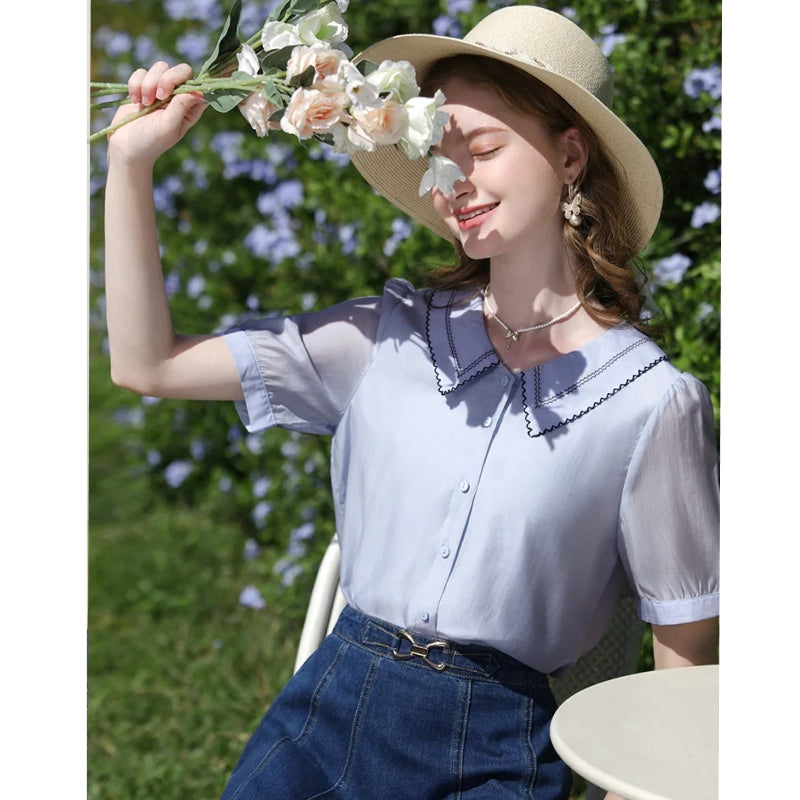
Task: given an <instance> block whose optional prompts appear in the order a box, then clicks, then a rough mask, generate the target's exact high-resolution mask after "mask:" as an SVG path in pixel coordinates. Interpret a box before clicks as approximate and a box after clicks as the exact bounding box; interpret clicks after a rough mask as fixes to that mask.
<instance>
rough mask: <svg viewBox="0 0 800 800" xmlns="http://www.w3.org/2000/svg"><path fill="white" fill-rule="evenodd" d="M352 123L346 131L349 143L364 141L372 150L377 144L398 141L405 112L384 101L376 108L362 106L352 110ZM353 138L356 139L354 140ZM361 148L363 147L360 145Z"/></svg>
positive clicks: (394, 103) (398, 105)
mask: <svg viewBox="0 0 800 800" xmlns="http://www.w3.org/2000/svg"><path fill="white" fill-rule="evenodd" d="M352 115H353V122H352V124H351V125H350V128H351V129H352V128H355V130H348V135H349V136H350V139H351V141H354V143H355V142H358V139H361V140H365V142H366V144H368V145H369V144H371V145H372V146H371V147H368V148H367V149H369V150H372V149H373V147H374V146H375V145H378V144H394V143H395V142H398V141H400V137H401V136H402V135H403V131H404V130H405V124H406V110H405V107H404V106H402V105H401V104H400V103H396V102H395V101H394V100H384V102H383V103H381V104H380V105H378V106H363V107H355V108H353V109H352ZM354 137H358V139H355V138H354ZM359 143H360V142H359ZM362 146H363V145H362Z"/></svg>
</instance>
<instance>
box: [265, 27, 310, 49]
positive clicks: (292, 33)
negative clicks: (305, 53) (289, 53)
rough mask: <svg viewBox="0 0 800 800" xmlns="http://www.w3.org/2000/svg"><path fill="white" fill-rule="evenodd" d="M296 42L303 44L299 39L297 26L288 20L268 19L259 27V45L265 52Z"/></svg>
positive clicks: (295, 43)
mask: <svg viewBox="0 0 800 800" xmlns="http://www.w3.org/2000/svg"><path fill="white" fill-rule="evenodd" d="M298 44H303V42H301V41H300V36H299V35H298V32H297V27H296V26H294V25H291V24H289V23H288V22H272V21H268V22H266V23H265V24H264V27H263V28H262V29H261V46H262V47H263V48H264V51H265V52H269V51H270V50H280V49H281V48H283V47H291V46H293V45H298Z"/></svg>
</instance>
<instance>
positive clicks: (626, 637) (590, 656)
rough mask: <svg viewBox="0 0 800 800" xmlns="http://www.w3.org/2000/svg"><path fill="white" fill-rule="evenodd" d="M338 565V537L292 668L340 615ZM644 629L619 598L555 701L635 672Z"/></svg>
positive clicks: (589, 790)
mask: <svg viewBox="0 0 800 800" xmlns="http://www.w3.org/2000/svg"><path fill="white" fill-rule="evenodd" d="M340 563H341V553H340V552H339V541H338V539H337V538H336V537H335V536H334V537H333V540H332V541H331V543H330V544H329V545H328V549H327V550H326V551H325V555H324V556H323V557H322V562H321V563H320V566H319V569H318V570H317V576H316V578H315V580H314V586H313V588H312V590H311V598H310V599H309V602H308V609H307V611H306V617H305V621H304V622H303V629H302V632H301V634H300V644H299V646H298V649H297V658H296V659H295V664H294V671H295V672H297V670H298V669H300V667H301V666H302V665H303V664H304V663H305V661H306V659H307V658H308V657H309V656H310V655H311V654H312V653H313V652H314V651H315V650H316V649H317V647H319V645H320V644H321V643H322V640H323V639H324V638H325V637H326V636H327V635H328V634H329V633H330V632H331V631H332V630H333V626H334V625H335V624H336V620H337V619H338V618H339V614H341V612H342V609H343V608H344V607H345V605H346V604H347V601H346V600H345V599H344V595H343V594H342V591H341V589H340V587H339V565H340ZM643 632H644V623H643V622H642V621H641V620H639V619H638V618H637V617H636V613H635V607H634V601H633V599H632V598H630V597H623V598H622V599H621V600H620V602H619V604H618V606H617V610H616V612H615V613H614V616H613V618H612V620H611V623H610V625H609V626H608V629H607V630H606V632H605V634H604V635H603V638H602V639H601V640H600V641H599V642H598V644H597V645H596V646H595V647H594V648H593V649H592V650H590V651H589V652H588V653H586V655H584V656H583V657H582V658H581V659H580V660H579V661H578V663H577V664H576V665H575V666H574V667H573V668H572V669H571V670H570V671H569V672H568V673H567V674H566V675H564V676H563V677H561V678H551V679H550V686H551V688H552V690H553V694H554V695H555V698H556V701H557V702H558V703H559V705H560V704H561V703H563V702H564V701H565V700H566V699H567V698H568V697H571V696H572V695H573V694H575V692H579V691H580V690H581V689H585V688H586V687H588V686H593V685H594V684H595V683H600V682H601V681H607V680H611V679H612V678H619V677H621V676H622V675H630V674H631V673H632V672H634V670H635V669H636V665H637V662H638V659H639V649H640V647H641V643H642V634H643ZM604 796H605V790H603V789H600V788H598V787H597V786H593V785H592V784H588V785H587V787H586V795H585V800H601V798H603V797H604Z"/></svg>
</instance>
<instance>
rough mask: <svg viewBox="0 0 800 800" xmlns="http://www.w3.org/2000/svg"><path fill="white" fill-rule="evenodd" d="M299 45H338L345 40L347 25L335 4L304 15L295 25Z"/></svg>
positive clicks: (329, 4)
mask: <svg viewBox="0 0 800 800" xmlns="http://www.w3.org/2000/svg"><path fill="white" fill-rule="evenodd" d="M295 29H296V31H297V36H298V37H299V39H300V43H302V44H307V45H313V44H340V43H341V42H343V41H344V40H345V39H346V38H347V23H346V22H345V21H344V17H343V16H342V12H341V11H340V10H339V6H337V5H336V3H328V5H326V6H323V7H322V8H319V9H317V10H316V11H312V12H311V13H310V14H305V15H304V16H302V17H300V19H299V20H297V23H296V25H295Z"/></svg>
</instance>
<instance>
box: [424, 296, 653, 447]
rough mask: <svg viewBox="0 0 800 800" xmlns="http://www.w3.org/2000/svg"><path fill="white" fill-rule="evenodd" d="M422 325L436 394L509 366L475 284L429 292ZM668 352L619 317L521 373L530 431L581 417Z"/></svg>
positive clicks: (537, 433) (536, 433)
mask: <svg viewBox="0 0 800 800" xmlns="http://www.w3.org/2000/svg"><path fill="white" fill-rule="evenodd" d="M425 328H426V336H427V340H428V347H429V349H430V353H431V359H432V361H433V370H434V374H435V377H436V383H437V387H438V390H439V392H440V394H442V395H445V396H446V395H449V394H450V393H451V392H454V391H456V390H457V389H459V388H461V387H463V386H465V385H466V384H468V383H470V382H472V381H474V380H476V379H479V378H480V377H481V376H483V375H485V374H486V373H488V372H489V371H490V370H494V369H501V370H505V371H508V370H507V368H506V367H505V366H504V365H503V364H502V363H501V361H500V359H499V358H498V356H497V353H496V352H495V349H494V347H493V346H492V344H491V342H490V341H489V337H488V335H487V334H486V328H485V325H484V321H483V308H482V297H481V294H480V292H475V291H465V290H437V291H432V292H430V294H429V296H428V308H427V317H426V326H425ZM667 360H668V358H667V356H666V355H665V354H664V352H663V351H662V350H661V349H660V348H659V347H658V346H657V345H656V344H655V343H654V342H653V341H652V340H651V339H650V338H649V337H647V336H646V335H645V334H643V333H641V332H640V331H637V330H636V328H634V327H633V326H632V325H629V324H626V323H622V324H620V325H617V326H616V327H614V328H611V329H609V330H607V331H606V332H605V333H603V334H601V335H600V336H598V337H597V338H595V339H593V340H592V341H590V342H588V343H587V344H586V345H584V346H583V347H582V348H580V349H578V350H574V351H572V352H570V353H566V354H564V355H562V356H558V357H557V358H554V359H552V360H551V361H547V362H546V363H544V364H540V365H539V366H536V367H532V368H531V369H529V370H527V371H526V372H522V373H519V379H520V383H521V387H522V401H523V405H524V411H525V422H526V427H527V430H528V435H529V436H531V437H533V438H536V437H538V436H542V435H544V434H546V433H550V432H551V431H554V430H556V429H557V428H561V427H563V426H565V425H567V424H569V423H570V422H573V421H574V420H576V419H579V418H580V417H582V416H584V415H585V414H588V413H589V412H590V411H592V410H593V409H595V408H597V407H598V406H599V405H601V404H602V403H604V402H605V401H606V400H608V399H609V398H610V397H613V396H614V395H615V394H617V393H618V392H620V391H622V390H624V389H625V388H626V387H627V386H630V385H631V384H632V383H633V382H634V381H635V380H636V379H637V378H639V377H641V376H642V375H644V374H645V373H646V372H648V371H649V370H651V369H652V368H653V367H655V366H656V365H657V364H660V363H661V362H664V361H667ZM509 374H510V375H514V373H510V372H509Z"/></svg>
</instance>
